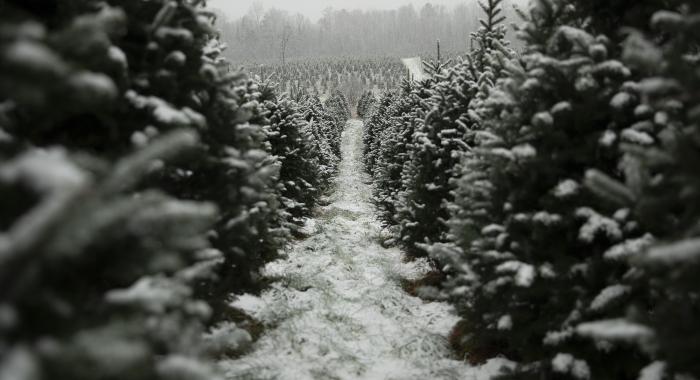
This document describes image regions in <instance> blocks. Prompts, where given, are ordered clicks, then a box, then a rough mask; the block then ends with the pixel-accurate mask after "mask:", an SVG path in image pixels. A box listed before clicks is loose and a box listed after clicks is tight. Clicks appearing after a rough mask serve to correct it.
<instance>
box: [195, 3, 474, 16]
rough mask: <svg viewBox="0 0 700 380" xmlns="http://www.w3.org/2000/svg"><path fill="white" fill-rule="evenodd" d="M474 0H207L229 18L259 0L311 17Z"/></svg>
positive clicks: (243, 11)
mask: <svg viewBox="0 0 700 380" xmlns="http://www.w3.org/2000/svg"><path fill="white" fill-rule="evenodd" d="M467 1H476V0H209V2H208V3H209V5H210V6H211V7H214V8H218V9H221V10H223V11H224V12H225V13H226V14H227V15H228V16H229V17H230V18H238V17H241V16H243V15H244V14H245V13H246V12H247V11H248V9H249V8H250V6H251V5H252V4H253V3H255V2H260V3H262V4H263V6H264V7H265V8H270V7H275V8H278V9H285V10H289V11H292V12H298V13H302V14H304V15H306V16H308V17H310V18H312V19H317V18H319V17H320V15H321V12H323V10H324V9H325V8H328V7H333V8H336V9H342V8H345V9H395V8H398V7H399V6H401V5H405V4H414V5H416V6H422V5H423V4H425V3H428V2H429V3H433V4H443V5H455V4H459V3H463V2H467Z"/></svg>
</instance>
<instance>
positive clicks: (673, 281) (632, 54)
mask: <svg viewBox="0 0 700 380" xmlns="http://www.w3.org/2000/svg"><path fill="white" fill-rule="evenodd" d="M699 19H700V7H699V6H698V4H696V3H695V2H680V3H675V4H663V5H660V6H657V7H656V8H655V12H654V14H653V16H652V17H650V22H648V23H647V24H642V25H632V26H634V27H635V29H628V34H627V40H626V41H625V43H624V52H623V57H624V59H625V62H627V63H628V64H629V65H630V66H631V67H633V68H634V69H636V70H637V71H639V72H642V73H644V74H645V75H644V77H642V78H641V79H640V80H638V81H636V82H635V83H634V86H635V87H636V88H637V89H638V91H639V93H640V95H641V102H640V103H639V104H637V105H636V108H635V113H636V114H637V115H638V116H639V118H640V120H639V121H638V122H637V123H636V124H634V125H632V126H631V127H630V128H629V129H627V130H625V131H623V135H622V136H623V138H624V136H625V135H627V136H636V139H635V140H636V141H625V143H624V144H622V145H621V151H622V152H623V154H624V157H625V158H624V159H625V161H627V162H629V163H631V164H628V166H630V167H631V169H633V170H632V171H630V172H629V174H628V176H627V178H626V180H625V181H618V180H616V179H614V178H610V177H607V176H603V175H602V174H601V173H595V172H593V173H590V181H589V183H588V185H589V187H591V188H592V189H594V190H595V191H596V192H597V193H598V194H600V195H601V196H603V197H605V198H607V199H612V200H613V201H615V202H617V203H618V204H619V203H620V202H622V201H625V200H628V201H630V200H631V202H632V204H633V205H634V207H633V212H634V215H635V218H636V219H637V220H638V222H639V223H640V224H641V225H643V226H644V227H645V228H646V229H647V230H648V231H649V232H650V233H651V234H652V235H649V236H648V237H647V238H646V239H644V241H643V244H639V243H636V244H635V243H627V244H624V245H620V246H617V247H615V248H614V249H611V250H610V251H609V252H608V253H606V258H607V259H608V260H611V261H621V262H627V263H630V264H631V265H632V266H633V270H632V271H631V272H630V275H629V276H628V277H629V282H630V283H631V284H633V285H635V287H636V288H638V289H639V291H640V293H641V294H642V295H643V297H638V299H636V300H635V301H636V302H634V303H632V304H631V305H630V306H629V307H628V308H627V310H623V312H622V313H620V314H619V315H616V316H612V318H611V319H601V320H599V321H593V322H589V323H585V324H581V325H579V326H578V328H577V331H578V332H579V334H582V335H584V336H586V337H589V338H591V339H592V340H593V341H595V342H598V343H599V344H600V342H601V341H612V342H615V343H616V344H635V345H637V346H638V347H639V348H640V349H641V350H642V352H644V353H645V354H646V355H648V357H649V359H648V360H649V364H648V366H647V367H645V368H644V369H643V370H642V371H641V372H640V378H680V377H682V376H692V377H694V378H697V377H699V376H700V366H698V362H697V360H696V356H695V355H694V354H693V353H692V352H693V351H694V350H695V349H696V348H697V345H698V340H699V339H700V335H698V329H697V326H696V323H695V322H694V321H696V320H697V319H698V317H699V315H700V314H699V311H698V310H700V309H698V301H697V295H698V292H700V283H699V282H698V280H697V276H696V275H695V273H697V271H698V260H697V252H698V243H697V228H696V224H697V215H698V207H697V204H698V203H697V200H698V196H697V194H698V186H700V184H699V183H698V179H697V169H696V165H695V164H694V162H696V161H695V160H697V159H698V153H697V152H698V133H699V129H698V128H699V127H700V114H699V113H698V107H700V97H699V96H698V89H700V75H698V71H697V67H698V62H700V56H699V55H698V53H699V52H700V49H699V47H700V34H698V26H699V24H698V20H699ZM659 36H663V38H659ZM620 97H622V95H620ZM640 142H642V144H640ZM609 194H619V195H618V196H614V197H610V196H607V197H606V195H609ZM620 195H622V196H620ZM652 236H653V237H654V238H653V239H652Z"/></svg>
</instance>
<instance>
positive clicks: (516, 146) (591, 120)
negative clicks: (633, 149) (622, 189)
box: [433, 0, 644, 379]
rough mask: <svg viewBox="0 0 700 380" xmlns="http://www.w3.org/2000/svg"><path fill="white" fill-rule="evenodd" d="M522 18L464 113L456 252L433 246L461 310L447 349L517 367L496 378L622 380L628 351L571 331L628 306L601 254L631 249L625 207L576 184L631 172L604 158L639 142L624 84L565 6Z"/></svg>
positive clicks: (632, 229) (634, 229)
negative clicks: (519, 52) (488, 83)
mask: <svg viewBox="0 0 700 380" xmlns="http://www.w3.org/2000/svg"><path fill="white" fill-rule="evenodd" d="M601 12H604V11H603V10H601ZM523 16H524V17H525V18H526V22H525V24H524V25H523V27H521V29H520V37H521V38H522V39H523V40H524V42H525V43H526V47H525V49H526V50H525V53H524V55H523V56H522V57H520V58H518V59H515V60H512V61H510V62H509V63H507V64H505V65H504V66H503V67H504V68H505V69H506V70H507V75H506V76H504V77H503V78H502V79H500V80H498V84H497V86H496V87H495V88H493V89H491V90H490V91H488V96H487V97H486V98H484V100H483V101H482V102H480V104H479V106H478V107H476V108H475V110H474V112H475V114H476V115H475V116H476V117H477V118H478V119H479V120H481V121H482V123H481V126H482V128H481V129H480V130H478V131H477V132H476V135H475V139H476V143H477V144H476V145H475V146H474V147H473V150H472V152H471V153H470V154H469V155H468V156H467V158H466V160H465V161H464V175H463V177H462V178H461V179H459V181H458V183H459V188H458V190H457V193H456V194H457V196H456V202H455V208H454V209H453V215H454V216H453V219H452V221H451V225H452V227H453V230H452V233H453V237H454V239H455V240H456V242H457V246H451V245H443V246H436V247H434V248H433V252H434V253H435V254H436V255H437V256H438V257H442V258H444V260H445V261H446V262H448V263H449V264H450V266H451V267H452V268H451V269H452V270H453V271H454V277H453V278H452V279H451V283H448V284H449V286H448V290H449V291H450V292H451V293H452V294H451V296H452V297H453V298H456V299H459V298H461V299H462V300H461V302H459V305H460V310H462V312H463V315H464V318H465V323H464V325H463V326H460V330H461V331H460V334H458V335H459V336H461V338H460V341H458V342H456V343H457V344H458V345H460V346H461V347H464V348H465V349H466V350H467V351H468V353H470V354H471V355H472V356H473V359H474V360H477V361H478V360H481V359H483V358H484V357H489V356H491V355H495V354H498V353H502V354H505V355H507V356H509V357H511V358H513V359H516V360H518V361H520V362H521V363H522V364H523V365H521V366H520V367H519V368H518V369H517V370H516V371H514V373H513V375H511V376H510V377H509V378H522V379H526V378H533V377H545V378H549V377H550V376H558V377H557V378H560V377H561V378H580V379H582V378H594V379H614V378H620V376H622V378H633V377H634V376H636V375H637V373H638V371H639V369H640V365H641V364H642V363H643V361H642V360H640V358H639V356H638V355H637V351H636V350H635V349H634V348H632V347H629V346H626V345H607V346H605V347H602V346H599V345H598V346H596V345H594V344H589V343H587V340H586V339H585V338H584V337H582V336H580V335H578V334H576V332H575V329H576V326H578V325H579V324H580V323H583V322H586V321H590V320H594V319H596V318H598V317H600V316H601V315H615V314H616V313H618V312H620V310H621V309H624V307H625V305H626V302H625V301H626V300H627V299H628V297H630V296H632V295H633V294H632V293H633V289H631V288H630V287H629V286H628V285H627V284H625V283H624V276H625V274H626V273H627V272H628V270H629V268H628V266H627V265H625V264H623V263H619V262H610V261H607V260H605V257H604V256H605V253H606V252H607V251H608V250H609V249H611V248H613V247H614V246H615V245H616V244H623V243H628V244H632V242H634V241H637V242H640V241H643V239H642V240H634V239H640V238H642V237H643V231H642V230H641V229H640V227H639V225H638V223H636V222H635V221H634V219H633V215H632V213H631V212H630V209H629V206H630V205H629V204H626V205H624V204H623V205H619V204H611V203H609V202H606V201H604V200H602V199H600V198H599V197H597V196H596V194H595V193H594V192H593V191H591V190H590V189H588V188H587V187H585V186H584V184H585V182H586V178H587V173H589V174H590V173H606V175H607V176H610V177H613V178H623V177H626V176H628V174H629V173H630V172H631V171H632V170H633V168H634V164H633V163H631V162H628V161H622V165H619V163H620V162H621V156H620V154H619V153H618V149H617V148H618V146H619V144H620V143H623V142H631V143H634V144H643V143H644V142H643V141H640V140H638V139H637V137H640V134H635V133H633V131H629V130H628V127H629V126H630V125H633V124H634V123H635V122H637V121H640V119H641V116H640V115H635V113H634V106H635V103H636V102H638V101H639V93H638V91H637V88H636V87H635V86H631V85H628V84H627V81H628V80H630V79H632V76H633V73H632V71H631V70H630V69H629V68H628V67H627V66H625V65H624V64H623V63H622V62H620V60H618V59H615V56H616V54H619V51H618V48H617V46H616V45H615V44H614V43H613V42H612V41H611V39H610V38H608V37H607V36H605V35H597V36H596V35H594V34H591V33H595V32H596V29H594V28H591V27H589V26H588V22H587V21H586V18H585V17H582V16H581V13H580V12H579V8H577V6H576V4H574V2H567V1H554V0H541V1H535V2H533V3H532V4H531V7H530V9H529V10H528V11H527V12H523ZM596 16H597V14H596ZM596 16H594V15H591V17H596ZM591 170H595V171H591ZM596 178H599V177H598V176H595V175H594V176H593V180H595V179H596Z"/></svg>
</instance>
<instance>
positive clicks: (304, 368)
mask: <svg viewBox="0 0 700 380" xmlns="http://www.w3.org/2000/svg"><path fill="white" fill-rule="evenodd" d="M362 128H363V125H362V122H360V121H355V120H353V121H350V122H349V123H348V126H347V128H346V131H345V133H344V134H343V161H342V163H341V168H340V174H339V177H338V179H337V190H336V192H335V194H334V195H333V196H332V198H331V202H332V203H331V204H330V205H329V206H327V207H324V208H323V210H322V212H321V215H320V216H319V217H318V218H317V219H316V220H312V221H311V223H310V224H309V226H310V227H311V228H313V230H314V233H313V236H312V237H310V238H309V239H307V240H305V241H303V242H301V243H298V244H297V245H296V246H294V247H291V248H290V250H289V251H288V253H287V257H286V258H284V259H281V260H279V261H277V262H274V263H271V264H269V265H268V266H267V267H266V269H265V274H266V275H267V276H269V277H272V278H275V279H277V280H278V281H277V283H276V284H275V285H273V286H272V288H271V289H270V290H268V291H266V292H265V293H263V294H262V296H261V297H255V296H251V295H243V296H240V297H237V299H236V301H234V302H233V306H235V307H237V308H239V309H242V310H244V311H246V312H247V313H248V314H250V315H251V316H253V317H254V318H256V319H257V320H259V321H261V322H263V323H264V324H265V325H266V326H267V327H268V328H269V330H268V331H267V332H266V333H265V334H264V335H263V336H262V337H261V338H260V340H259V341H258V342H256V343H255V345H254V346H253V351H252V352H251V353H250V354H249V355H246V356H244V357H242V358H240V359H236V360H227V361H224V362H222V363H221V366H222V367H223V368H224V370H225V372H226V373H227V378H228V379H280V380H284V379H289V380H303V379H370V380H373V379H378V380H379V379H382V380H383V379H387V380H388V379H397V380H398V379H401V380H410V379H420V380H423V379H467V380H469V379H474V380H487V379H489V378H490V376H489V374H490V373H495V371H497V370H498V369H499V367H500V364H501V361H497V360H496V361H492V362H490V363H489V364H487V365H486V366H484V367H481V368H474V367H470V366H468V365H467V364H466V363H464V362H462V361H458V360H454V359H453V358H452V357H451V353H450V350H449V347H448V342H447V335H448V334H449V332H450V330H451V328H452V327H453V326H454V324H455V323H456V322H457V320H458V319H457V317H455V316H454V315H453V314H452V309H451V307H450V306H448V305H447V304H443V303H435V302H433V303H428V302H424V301H422V300H420V299H418V298H415V297H411V296H410V295H408V294H407V293H405V292H404V291H403V290H402V288H401V286H400V281H401V280H402V279H409V280H410V279H418V278H420V277H421V276H422V275H424V274H426V273H427V272H428V271H430V266H429V265H428V263H427V262H425V261H418V262H413V263H405V262H404V260H403V255H402V253H401V252H400V251H399V250H397V249H384V248H382V247H381V246H380V245H379V242H378V241H379V232H380V226H379V225H378V223H377V222H376V221H375V218H374V215H373V212H374V211H373V207H372V205H371V203H370V195H371V187H370V184H369V183H370V179H369V177H368V176H367V175H366V174H365V173H364V172H363V170H362V164H361V152H362Z"/></svg>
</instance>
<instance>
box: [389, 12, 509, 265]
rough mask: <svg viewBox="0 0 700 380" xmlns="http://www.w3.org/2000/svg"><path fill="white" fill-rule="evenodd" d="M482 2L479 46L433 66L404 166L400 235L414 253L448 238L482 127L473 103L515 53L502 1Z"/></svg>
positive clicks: (477, 38)
mask: <svg viewBox="0 0 700 380" xmlns="http://www.w3.org/2000/svg"><path fill="white" fill-rule="evenodd" d="M481 6H482V8H483V10H484V11H485V13H486V19H484V20H482V25H483V27H482V29H480V30H479V31H478V32H477V33H475V34H474V36H473V39H474V42H475V43H476V45H477V47H476V48H475V50H474V51H473V52H471V54H470V55H469V56H468V58H467V59H466V60H465V61H464V62H463V63H461V64H459V65H455V66H452V67H449V68H443V65H442V64H441V63H438V64H437V65H436V66H435V67H432V68H431V67H429V71H430V72H431V73H432V76H433V78H432V81H433V83H434V84H431V87H430V90H429V98H428V99H427V100H426V101H425V103H426V104H425V105H424V107H423V108H424V109H425V110H426V111H427V112H426V115H425V116H424V118H423V120H422V122H421V123H420V124H419V126H418V127H417V128H416V131H415V134H414V136H413V140H414V141H413V144H412V146H411V151H410V153H409V158H408V161H407V164H406V166H405V168H404V174H403V177H404V183H403V186H404V191H403V194H402V205H401V206H400V208H399V215H398V217H397V219H398V220H400V221H401V240H402V242H403V243H404V245H405V247H406V249H407V250H408V252H409V254H412V255H416V256H422V255H425V254H426V252H425V248H426V247H427V246H429V245H430V244H432V243H440V242H446V241H448V236H447V233H448V231H449V227H448V225H447V220H448V219H449V217H450V213H449V209H448V208H449V204H450V203H451V202H453V195H452V194H453V180H454V179H455V178H456V177H457V176H458V174H459V173H460V172H459V169H458V168H459V163H460V162H461V159H462V157H463V156H464V154H465V153H467V152H468V151H469V150H470V146H472V145H473V140H474V131H475V130H477V129H478V128H477V127H476V126H475V125H476V123H478V119H477V118H475V114H474V112H473V110H472V109H471V108H470V107H471V103H472V102H473V101H474V100H475V99H476V95H477V93H478V92H479V90H480V88H483V87H488V86H492V85H493V81H494V79H495V78H496V76H498V75H500V72H501V71H502V70H501V69H500V66H502V65H503V64H504V62H505V61H506V60H507V59H508V58H509V57H511V56H512V55H513V54H514V53H513V52H512V51H510V50H509V49H508V48H507V43H506V40H505V35H506V29H505V27H504V26H503V25H500V24H501V23H502V22H503V21H504V18H503V17H502V14H501V8H500V6H501V1H500V0H489V1H488V2H487V3H481Z"/></svg>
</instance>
